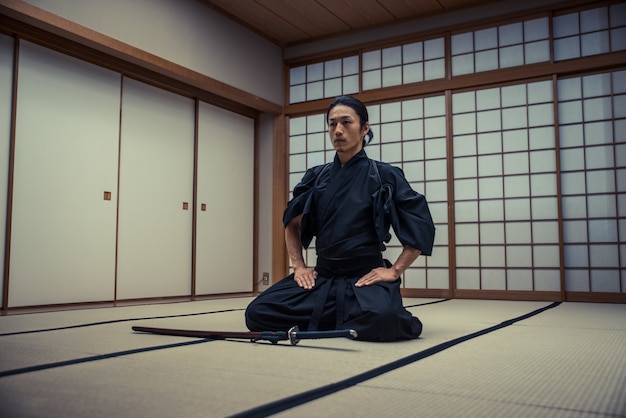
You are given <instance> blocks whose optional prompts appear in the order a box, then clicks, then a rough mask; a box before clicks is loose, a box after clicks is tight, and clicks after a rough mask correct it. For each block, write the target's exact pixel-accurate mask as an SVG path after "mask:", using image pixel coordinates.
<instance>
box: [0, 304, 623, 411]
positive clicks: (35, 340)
mask: <svg viewBox="0 0 626 418" xmlns="http://www.w3.org/2000/svg"><path fill="white" fill-rule="evenodd" d="M249 301H250V298H232V299H218V300H207V301H197V302H187V303H172V304H158V305H142V306H132V307H117V308H106V309H87V310H76V311H65V312H53V313H38V314H24V315H11V316H6V317H1V318H0V352H1V353H2V354H1V356H0V404H1V405H2V406H1V408H0V411H1V412H0V415H1V416H2V417H86V416H89V417H104V416H107V417H110V416H115V417H139V416H150V417H224V416H232V415H240V416H267V415H271V414H276V415H279V416H294V417H319V416H325V417H340V416H341V417H346V416H372V417H387V416H389V417H414V416H420V417H422V416H424V417H430V416H432V417H446V416H449V417H468V416H469V417H472V416H476V417H482V416H506V417H508V416H550V417H552V416H590V417H592V416H606V417H615V416H624V414H626V395H625V394H626V305H613V304H584V303H563V304H558V305H557V304H554V305H553V304H551V303H549V302H513V301H483V300H458V299H456V300H446V301H440V300H433V299H405V306H407V307H408V309H409V310H411V311H412V312H413V313H414V314H415V315H417V316H419V317H420V319H421V320H422V322H424V325H425V326H424V333H423V335H422V337H421V338H420V339H418V340H414V341H405V342H398V343H366V342H358V341H351V340H347V339H343V338H342V339H326V340H303V341H301V342H300V343H299V344H298V345H297V346H295V347H294V346H291V345H289V343H288V342H281V343H279V344H277V345H272V344H270V343H266V342H261V343H251V342H249V341H245V340H239V341H236V340H229V341H212V340H202V339H193V338H184V337H172V336H159V335H149V334H141V333H134V332H132V331H131V330H130V327H131V326H132V325H148V326H163V327H176V328H185V329H210V330H229V331H243V330H245V325H244V320H243V309H244V308H245V306H246V305H247V303H248V302H249ZM527 314H534V316H529V317H525V316H524V315H527ZM512 319H517V320H515V321H513V322H511V323H509V322H506V321H509V320H512ZM466 337H470V338H469V339H466ZM287 407H289V408H287Z"/></svg>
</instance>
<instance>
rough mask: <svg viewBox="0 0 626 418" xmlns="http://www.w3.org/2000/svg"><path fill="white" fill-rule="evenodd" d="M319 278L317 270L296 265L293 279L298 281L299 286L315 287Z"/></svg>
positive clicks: (305, 287)
mask: <svg viewBox="0 0 626 418" xmlns="http://www.w3.org/2000/svg"><path fill="white" fill-rule="evenodd" d="M316 278H317V271H315V269H313V268H310V267H296V268H294V274H293V279H294V280H295V281H296V283H298V286H300V287H302V288H304V289H313V287H314V286H315V279H316Z"/></svg>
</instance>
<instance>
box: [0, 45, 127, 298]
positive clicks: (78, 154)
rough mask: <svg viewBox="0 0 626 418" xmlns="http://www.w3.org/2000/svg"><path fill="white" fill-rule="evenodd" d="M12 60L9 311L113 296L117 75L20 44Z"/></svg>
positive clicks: (45, 50) (40, 48)
mask: <svg viewBox="0 0 626 418" xmlns="http://www.w3.org/2000/svg"><path fill="white" fill-rule="evenodd" d="M19 57H20V58H19V59H20V61H19V84H18V97H17V102H18V108H17V125H16V144H15V169H14V170H15V171H14V174H15V178H14V183H13V184H14V193H13V211H12V233H11V263H10V273H9V278H10V294H9V304H8V306H9V307H16V306H29V305H46V304H56V303H72V302H89V301H103V300H112V299H113V296H114V277H115V217H116V202H117V196H116V193H115V192H116V189H117V158H118V143H119V142H118V135H119V114H120V107H119V106H120V75H119V74H116V73H113V72H110V71H108V70H105V69H103V68H99V67H96V66H94V65H91V64H88V63H85V62H83V61H79V60H77V59H74V58H71V57H68V56H65V55H61V54H59V53H56V52H53V51H51V50H47V49H45V48H43V47H40V46H37V45H34V44H30V43H28V42H24V41H23V42H21V48H20V56H19ZM3 65H4V64H3ZM2 126H3V127H4V126H6V125H4V124H2ZM1 156H2V158H3V159H4V158H5V154H4V152H3V153H2V154H1ZM3 164H4V163H3ZM107 193H110V195H108V196H110V200H107V199H105V196H107Z"/></svg>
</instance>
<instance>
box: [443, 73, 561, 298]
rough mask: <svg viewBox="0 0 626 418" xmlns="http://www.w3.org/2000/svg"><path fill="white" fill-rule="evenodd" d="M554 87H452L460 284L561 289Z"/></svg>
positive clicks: (549, 84)
mask: <svg viewBox="0 0 626 418" xmlns="http://www.w3.org/2000/svg"><path fill="white" fill-rule="evenodd" d="M552 90H553V89H552V82H551V81H549V80H548V81H539V82H532V83H523V84H517V85H511V86H505V87H495V88H489V89H483V90H477V91H469V92H464V93H455V94H453V95H452V111H453V141H454V152H453V154H454V155H453V156H454V206H455V217H456V224H455V228H456V231H455V233H456V244H457V245H456V265H457V269H456V275H457V277H456V282H457V288H458V289H459V290H465V289H472V290H479V289H480V290H525V291H559V290H560V272H559V266H560V258H559V226H558V202H557V187H556V186H557V174H556V154H555V152H556V151H555V132H554V106H553V97H552Z"/></svg>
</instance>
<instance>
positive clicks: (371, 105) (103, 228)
mask: <svg viewBox="0 0 626 418" xmlns="http://www.w3.org/2000/svg"><path fill="white" fill-rule="evenodd" d="M342 94H350V95H354V96H355V97H357V98H359V99H360V100H362V101H363V102H364V103H365V104H366V105H367V107H368V112H369V115H370V123H371V126H372V130H373V132H374V134H375V136H374V141H373V142H372V143H371V144H370V145H368V146H367V147H366V148H365V149H366V152H367V154H368V156H369V157H370V158H372V159H376V160H381V161H385V162H388V163H391V164H393V165H397V166H399V167H400V168H402V170H403V171H404V173H405V176H406V177H407V180H408V181H409V182H410V184H411V185H412V186H413V188H414V189H415V190H417V191H419V192H420V193H422V194H424V195H425V196H426V198H427V200H428V202H429V207H430V210H431V213H432V215H433V219H434V221H435V224H436V228H437V235H436V240H435V248H434V250H433V255H432V256H431V257H420V258H418V260H417V261H416V262H415V263H414V264H413V266H411V268H409V269H408V270H407V271H406V272H405V273H404V275H403V277H402V295H403V299H404V305H405V307H406V308H407V309H408V310H409V311H410V312H412V313H413V314H414V315H416V316H418V317H419V318H420V320H421V321H422V322H423V323H424V331H423V334H422V335H421V336H420V338H418V339H417V340H412V341H402V342H395V343H368V342H359V341H353V340H350V339H347V338H329V339H310V340H309V339H303V340H301V341H299V342H298V343H297V344H296V345H292V344H290V342H289V341H279V342H278V343H277V344H272V343H271V342H269V341H250V340H249V339H247V338H228V339H224V340H222V339H214V338H190V337H179V336H166V335H153V334H146V333H139V332H133V331H132V329H131V327H132V326H135V325H139V326H156V327H169V328H178V329H192V330H221V331H246V327H245V323H244V317H243V313H244V310H245V307H246V306H247V304H248V303H249V302H250V301H251V300H252V298H254V297H255V296H256V295H257V294H259V293H261V292H263V291H264V290H266V289H267V288H268V287H269V286H271V284H272V283H275V282H277V281H279V280H281V279H282V278H283V277H285V276H286V275H288V274H289V273H290V266H289V262H288V257H287V254H286V250H285V246H284V240H283V226H282V223H281V217H282V211H283V209H284V207H285V204H286V202H287V201H288V200H289V198H290V196H291V192H292V190H293V188H294V187H295V185H296V184H297V182H298V181H299V179H300V178H301V177H302V175H303V174H304V172H305V171H306V170H307V169H308V168H311V167H313V166H316V165H319V164H324V163H326V162H330V161H332V158H333V155H334V151H333V149H332V146H331V144H330V143H329V141H328V138H327V133H326V129H327V127H326V124H325V120H324V116H325V113H326V108H327V106H328V104H329V103H330V101H331V100H332V98H334V97H336V96H338V95H342ZM625 239H626V3H624V2H623V1H618V0H615V1H589V0H571V1H559V0H528V1H524V2H517V1H511V0H438V1H404V0H375V1H363V2H353V1H349V0H332V1H331V0H298V1H288V0H234V1H229V0H133V1H126V2H122V1H112V2H99V1H96V0H87V1H81V2H74V1H69V0H45V1H44V0H28V1H22V0H0V265H2V267H3V270H2V280H1V283H2V288H1V289H2V299H1V304H0V314H1V315H0V353H2V354H1V355H0V411H2V412H1V413H0V415H1V416H3V417H4V416H6V417H51V416H52V417H57V416H58V417H83V416H92V417H98V416H119V417H136V416H152V417H172V416H177V417H196V416H197V417H207V416H209V417H225V416H241V417H244V416H246V417H253V416H258V417H260V416H294V417H319V416H328V417H334V416H336V417H339V416H342V417H343V416H380V417H387V416H389V417H414V416H424V417H468V416H469V417H483V416H507V417H508V416H549V417H557V416H558V417H561V416H562V417H574V416H576V417H592V416H593V417H618V416H626V395H625V394H626V352H625V350H624V347H626V267H625V266H626V244H624V242H625ZM400 251H401V246H400V244H399V242H398V241H397V240H394V239H393V238H392V241H391V242H390V243H389V244H388V245H387V250H386V252H385V257H386V258H389V259H394V257H395V256H397V255H398V254H399V253H400ZM305 257H306V259H307V262H308V263H309V264H314V263H315V246H314V243H313V245H312V246H311V247H310V248H309V249H307V250H306V252H305Z"/></svg>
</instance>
